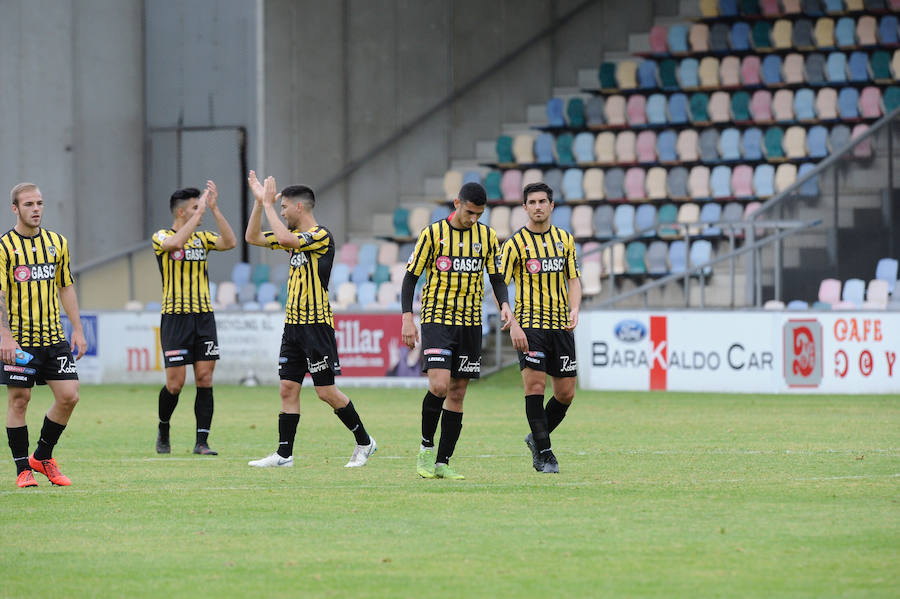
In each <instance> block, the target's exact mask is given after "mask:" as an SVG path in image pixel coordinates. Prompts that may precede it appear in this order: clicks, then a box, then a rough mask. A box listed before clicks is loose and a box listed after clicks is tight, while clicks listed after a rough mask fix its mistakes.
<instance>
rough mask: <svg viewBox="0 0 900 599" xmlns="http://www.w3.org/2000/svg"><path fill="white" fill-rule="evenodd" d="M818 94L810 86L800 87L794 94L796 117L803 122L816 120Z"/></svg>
mask: <svg viewBox="0 0 900 599" xmlns="http://www.w3.org/2000/svg"><path fill="white" fill-rule="evenodd" d="M815 104H816V94H815V92H813V90H811V89H810V88H808V87H804V88H803V89H798V90H797V92H796V93H795V94H794V118H796V119H797V120H798V121H801V122H812V121H815V120H816V108H815Z"/></svg>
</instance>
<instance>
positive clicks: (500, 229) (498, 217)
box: [489, 206, 511, 239]
mask: <svg viewBox="0 0 900 599" xmlns="http://www.w3.org/2000/svg"><path fill="white" fill-rule="evenodd" d="M509 213H510V209H509V206H494V207H493V208H491V219H490V221H489V222H490V227H491V228H492V229H493V230H494V231H496V232H497V237H499V238H500V239H506V238H508V237H509V236H510V233H511V231H510V227H509Z"/></svg>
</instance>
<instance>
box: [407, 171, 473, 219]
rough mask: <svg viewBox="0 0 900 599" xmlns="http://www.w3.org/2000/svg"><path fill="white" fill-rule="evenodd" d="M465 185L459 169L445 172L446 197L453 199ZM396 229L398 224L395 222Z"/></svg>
mask: <svg viewBox="0 0 900 599" xmlns="http://www.w3.org/2000/svg"><path fill="white" fill-rule="evenodd" d="M462 186H463V174H462V173H461V172H459V171H455V170H449V171H447V172H445V173H444V182H443V187H444V199H447V200H453V199H455V198H456V194H458V193H459V188H460V187H462ZM394 228H395V230H396V228H397V225H396V223H395V224H394Z"/></svg>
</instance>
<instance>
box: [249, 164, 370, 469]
mask: <svg viewBox="0 0 900 599" xmlns="http://www.w3.org/2000/svg"><path fill="white" fill-rule="evenodd" d="M247 181H248V183H249V184H250V189H251V190H252V191H253V195H254V196H255V198H256V203H255V204H254V205H253V211H252V212H251V213H250V221H249V222H248V223H247V232H246V233H245V234H244V239H246V240H247V243H250V244H253V245H258V246H260V247H267V248H270V249H273V250H283V251H287V252H290V255H291V274H290V278H289V279H288V287H287V293H288V297H287V304H286V306H285V320H284V333H283V334H282V337H281V351H280V352H279V354H278V355H279V358H278V375H279V378H280V379H281V385H280V393H281V412H280V413H279V414H278V449H277V450H276V451H275V453H273V454H271V455H268V456H266V457H264V458H261V459H259V460H253V461H251V462H249V465H250V466H255V467H258V468H271V467H292V466H293V465H294V437H295V436H296V434H297V425H298V423H299V422H300V387H301V385H302V384H303V377H304V376H305V375H306V373H307V372H308V373H309V374H310V376H311V377H312V381H313V386H314V387H315V390H316V395H318V396H319V399H321V400H322V401H324V402H325V403H327V404H328V405H329V406H331V408H332V409H333V410H334V414H335V416H337V417H338V418H339V419H340V421H341V422H343V423H344V426H346V427H347V429H348V430H349V431H350V432H351V433H353V436H354V437H355V439H356V447H355V448H354V449H353V454H352V455H351V456H350V461H348V462H347V463H346V464H345V467H347V468H357V467H360V466H365V465H366V462H367V461H368V460H369V457H371V456H372V454H373V453H375V450H376V449H377V448H378V446H377V445H376V444H375V439H374V438H373V437H371V436H369V433H367V432H366V428H365V427H364V426H363V423H362V421H361V420H360V417H359V414H358V413H357V412H356V408H355V407H354V406H353V402H352V401H350V398H348V397H347V396H346V395H344V393H343V392H342V391H341V390H340V389H338V387H337V385H335V384H334V377H335V375H339V374H340V373H341V363H340V360H339V359H338V353H337V340H336V339H335V337H334V316H333V315H332V312H331V304H330V303H329V301H328V281H329V279H330V278H331V266H332V264H333V263H334V238H333V237H332V236H331V232H330V231H329V230H328V229H326V228H325V227H322V226H320V225H319V224H318V223H317V222H316V217H315V215H314V213H313V210H314V209H315V206H316V195H315V193H314V192H313V190H312V189H310V188H309V187H307V186H305V185H291V186H289V187H285V188H284V189H283V190H282V191H281V193H280V194H278V195H276V194H275V189H276V188H275V179H273V178H272V177H268V178H266V180H265V185H263V184H262V183H260V182H259V179H258V178H257V176H256V173H255V172H253V171H250V176H249V177H248V179H247ZM278 198H281V216H283V217H284V220H285V221H286V222H287V226H285V224H284V223H283V222H282V221H281V219H280V218H279V217H278V213H277V212H276V210H275V201H276V200H277V199H278ZM263 212H265V214H266V219H267V220H268V221H269V225H270V226H271V227H272V230H271V231H264V232H263V231H260V226H261V224H262V213H263Z"/></svg>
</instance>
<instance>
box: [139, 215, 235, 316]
mask: <svg viewBox="0 0 900 599" xmlns="http://www.w3.org/2000/svg"><path fill="white" fill-rule="evenodd" d="M172 235H175V231H174V230H173V229H160V230H159V231H157V232H156V233H154V234H153V251H154V252H155V253H156V261H157V263H158V264H159V274H160V275H161V276H162V286H163V300H162V310H161V312H162V313H163V314H198V313H202V312H212V311H213V310H212V302H211V301H210V297H209V273H208V271H207V267H206V258H207V253H208V252H209V250H214V249H216V241H217V240H218V239H219V235H218V233H214V232H212V231H194V232H193V233H191V236H190V237H188V239H187V241H186V242H185V244H184V247H182V248H179V249H177V250H172V251H170V252H167V251H165V250H164V249H162V242H163V240H164V239H166V238H167V237H171V236H172Z"/></svg>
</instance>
